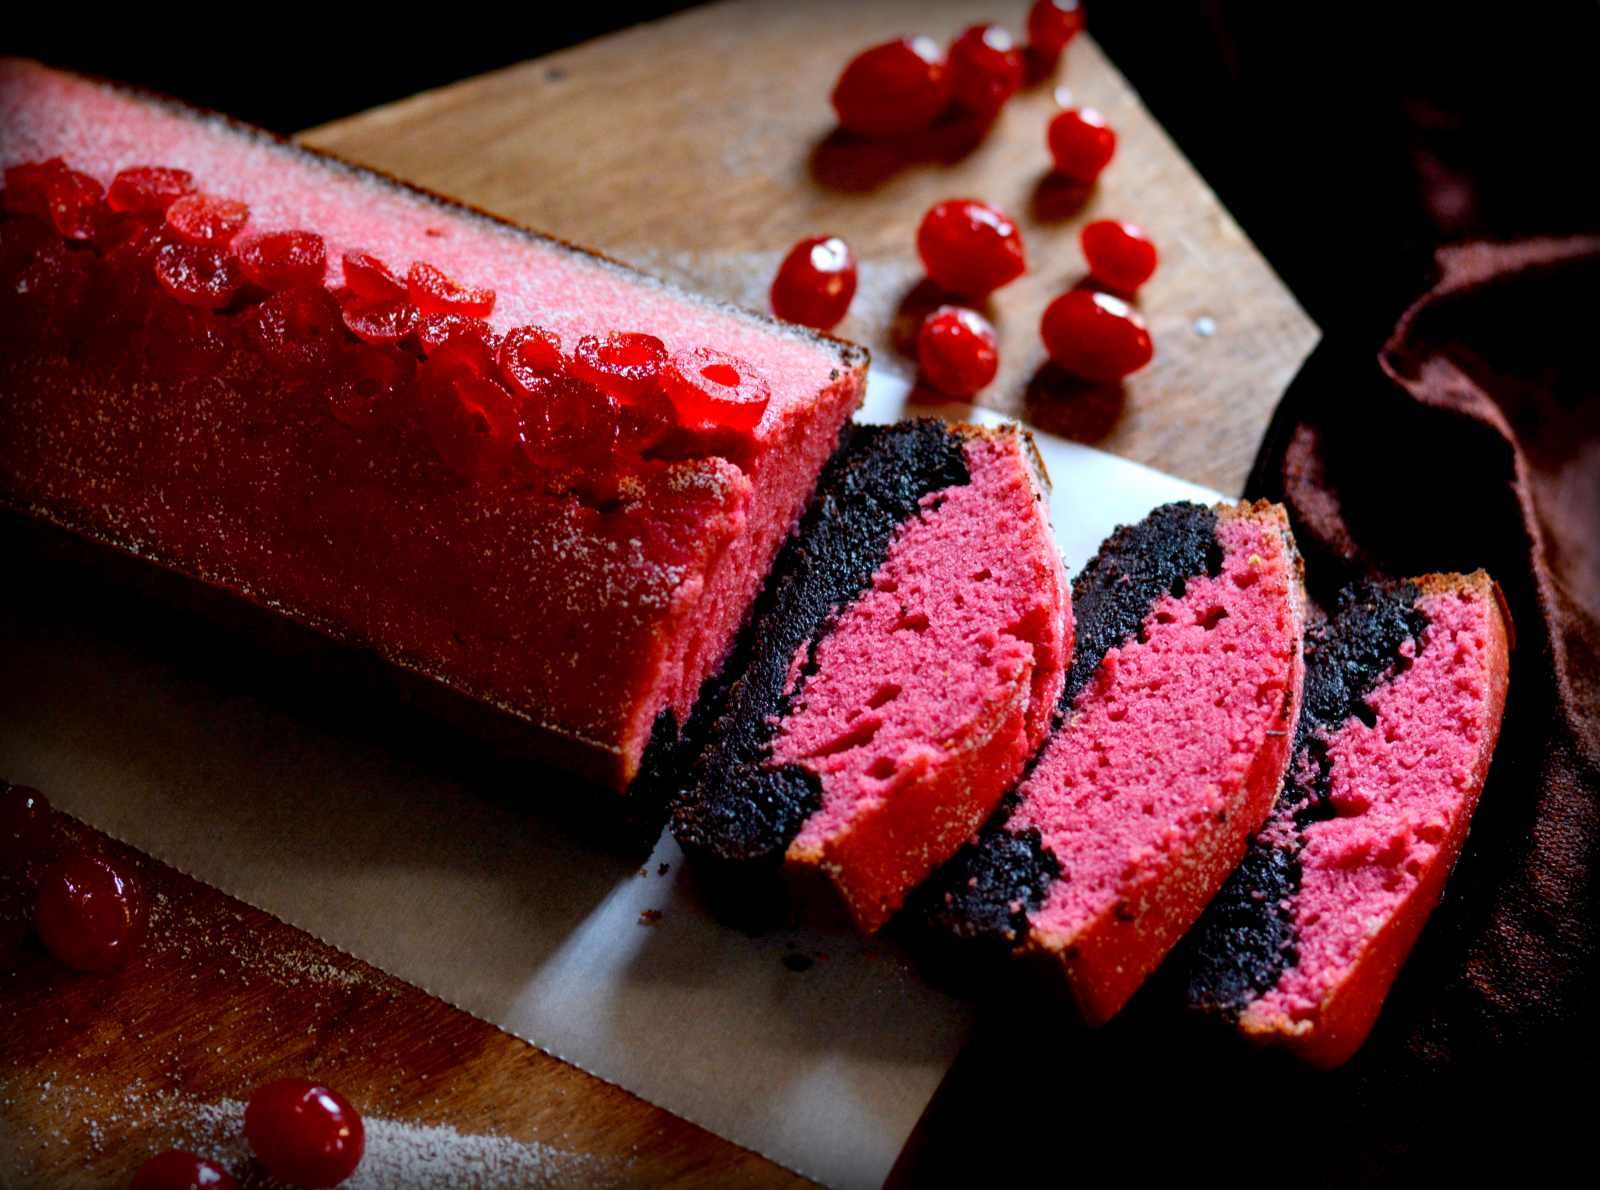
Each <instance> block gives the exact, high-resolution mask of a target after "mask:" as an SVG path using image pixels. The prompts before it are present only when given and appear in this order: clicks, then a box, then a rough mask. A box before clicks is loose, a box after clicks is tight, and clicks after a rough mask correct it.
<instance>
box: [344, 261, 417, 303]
mask: <svg viewBox="0 0 1600 1190" xmlns="http://www.w3.org/2000/svg"><path fill="white" fill-rule="evenodd" d="M343 263H344V283H345V285H346V286H347V287H348V288H349V290H350V292H351V293H353V294H355V295H356V297H358V298H360V299H361V300H362V301H366V302H397V301H400V300H401V299H403V298H408V297H409V296H410V295H409V294H408V293H407V291H406V279H405V278H404V277H402V276H400V275H399V274H398V273H396V272H395V271H394V270H393V269H391V268H390V267H389V266H388V265H386V264H384V263H383V261H381V260H379V259H378V258H377V257H376V256H374V255H372V253H370V252H346V253H345V254H344V261H343Z"/></svg>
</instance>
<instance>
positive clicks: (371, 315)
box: [342, 298, 421, 347]
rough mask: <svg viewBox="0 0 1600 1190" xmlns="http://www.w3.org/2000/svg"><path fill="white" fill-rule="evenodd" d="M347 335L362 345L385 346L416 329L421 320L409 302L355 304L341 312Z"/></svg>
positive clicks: (383, 301) (401, 299)
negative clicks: (350, 335)
mask: <svg viewBox="0 0 1600 1190" xmlns="http://www.w3.org/2000/svg"><path fill="white" fill-rule="evenodd" d="M342 317H343V318H344V324H345V326H346V327H347V328H348V329H349V331H350V333H351V334H352V335H354V336H355V337H356V338H358V339H360V340H361V341H362V342H364V343H374V344H377V345H378V346H382V347H387V346H392V345H393V344H395V343H398V342H400V340H401V339H404V338H405V337H406V336H407V335H409V334H410V333H411V332H412V331H414V330H416V329H417V324H418V323H419V322H420V321H421V318H420V316H419V315H418V314H417V308H416V307H415V306H413V305H412V304H411V302H410V300H409V299H407V298H400V299H399V300H396V301H385V300H378V301H371V302H363V301H360V300H357V301H354V302H351V303H349V304H348V305H346V306H345V307H344V309H343V311H342Z"/></svg>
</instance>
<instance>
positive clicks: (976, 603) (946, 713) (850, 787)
mask: <svg viewBox="0 0 1600 1190" xmlns="http://www.w3.org/2000/svg"><path fill="white" fill-rule="evenodd" d="M1071 648H1072V609H1071V603H1070V600H1069V596H1068V589H1067V584H1066V579H1065V576H1064V574H1063V572H1062V568H1061V560H1060V556H1059V554H1058V553H1057V552H1056V547H1055V539H1054V537H1053V536H1052V534H1051V530H1050V524H1049V518H1048V500H1047V499H1046V480H1045V477H1044V473H1043V467H1042V464H1041V463H1040V461H1039V459H1038V456H1037V455H1036V453H1035V452H1034V449H1033V444H1032V442H1031V440H1030V439H1029V438H1028V436H1027V435H1026V434H1025V433H1022V432H1019V431H1018V430H1016V429H1014V428H1011V427H1007V428H1003V429H995V430H985V429H979V428H977V427H974V426H953V425H947V424H945V423H942V422H936V421H914V422H904V423H901V424H899V425H894V426H871V427H858V428H855V429H854V430H852V432H851V434H850V436H849V437H848V439H847V441H846V442H845V444H844V445H843V446H842V447H841V448H840V451H839V453H838V455H837V456H835V458H834V459H833V461H832V462H831V463H830V464H829V466H828V468H827V470H826V471H825V472H824V474H823V477H822V481H821V484H820V486H819V489H818V492H817V495H816V497H815V499H814V500H813V502H812V505H811V507H810V509H809V510H808V512H807V514H806V517H805V519H804V521H803V522H802V526H801V531H800V533H799V534H797V535H796V537H795V538H794V539H793V540H792V541H791V542H790V543H789V544H788V546H786V547H785V549H784V551H783V553H782V554H780V556H779V559H778V562H777V564H776V565H775V567H774V570H773V576H772V579H771V581H770V583H769V586H768V589H767V592H766V594H765V595H764V596H763V598H762V601H761V603H760V605H759V606H758V609H757V613H756V618H755V620H754V622H753V623H752V625H751V627H750V630H749V632H748V634H747V637H746V643H745V644H744V646H743V647H742V648H741V650H740V652H739V654H738V655H737V658H736V664H735V666H734V668H733V669H732V671H731V673H730V685H729V689H728V691H727V694H726V697H725V700H724V702H723V703H722V706H721V711H720V714H719V715H718V717H717V719H716V722H715V724H714V725H713V728H712V730H711V734H710V742H709V744H708V745H707V747H706V750H705V753H704V755H703V756H702V758H701V760H700V761H699V763H698V764H697V766H696V770H695V781H694V783H693V785H692V787H691V788H689V789H687V790H686V791H685V792H684V793H683V794H682V795H681V796H679V797H678V798H677V800H676V802H675V805H674V811H673V830H674V833H675V834H676V836H677V838H678V840H679V842H680V843H681V844H682V845H683V847H684V849H685V850H686V851H687V852H688V853H689V854H690V855H691V856H692V857H694V858H695V859H696V860H698V861H699V862H700V863H702V864H705V865H709V866H710V867H711V868H712V869H713V870H714V871H715V874H716V875H718V876H721V877H731V878H732V879H733V880H734V881H735V883H738V882H740V881H755V882H761V881H766V880H770V879H772V878H774V877H776V876H777V875H778V874H779V873H780V871H781V870H782V869H784V868H787V869H788V872H789V875H790V876H792V877H797V878H798V879H799V881H800V883H801V884H802V885H804V884H811V885H814V886H815V885H819V884H820V885H823V886H825V887H831V889H832V890H833V892H834V893H836V894H837V896H838V898H839V899H840V900H842V902H843V904H844V906H845V907H846V908H847V909H848V911H849V914H850V916H851V917H852V918H853V919H854V921H855V923H856V925H857V926H858V927H859V928H860V929H861V930H862V931H863V932H865V933H871V932H873V931H875V930H877V929H878V928H879V927H880V926H882V925H883V923H884V922H885V921H887V920H888V918H889V917H890V916H891V915H892V914H893V913H894V912H895V910H896V909H897V908H899V906H900V905H901V903H902V901H903V900H904V898H905V896H906V894H907V893H908V892H909V891H910V890H911V889H912V888H913V887H914V886H915V885H916V884H917V883H919V882H920V881H921V880H923V879H924V878H925V877H926V876H927V875H928V874H929V873H930V872H932V871H933V870H934V868H935V867H937V866H938V865H939V864H940V863H941V862H943V861H944V860H945V859H947V858H948V857H949V856H950V855H951V853H952V852H954V851H955V849H956V848H957V847H958V846H960V844H961V842H962V840H963V839H965V838H967V837H969V836H970V835H971V834H972V832H973V831H974V830H976V829H977V828H978V826H979V825H980V824H981V823H982V822H983V821H984V819H986V818H987V817H988V815H989V814H990V812H991V811H992V810H993V809H994V807H995V804H996V802H997V801H998V799H999V798H1000V796H1001V794H1002V793H1004V791H1005V790H1006V788H1007V787H1008V786H1009V785H1010V784H1011V783H1012V782H1013V781H1014V780H1015V779H1016V777H1017V775H1018V774H1019V773H1020V772H1021V770H1022V766H1023V764H1024V762H1025V761H1026V760H1027V758H1028V756H1029V755H1031V754H1032V753H1033V751H1034V750H1035V749H1036V748H1037V747H1038V745H1039V743H1040V742H1041V741H1042V740H1043V738H1044V736H1045V733H1046V731H1047V730H1048V727H1049V723H1050V718H1051V715H1052V713H1053V709H1054V707H1055V704H1056V701H1057V699H1058V697H1059V694H1060V691H1061V686H1062V682H1063V681H1064V668H1065V664H1066V660H1067V658H1068V656H1069V655H1070V653H1071Z"/></svg>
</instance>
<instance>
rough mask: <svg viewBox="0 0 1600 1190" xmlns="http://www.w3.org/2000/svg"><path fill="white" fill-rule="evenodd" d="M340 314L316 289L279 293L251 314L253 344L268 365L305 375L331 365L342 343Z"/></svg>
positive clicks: (304, 287)
mask: <svg viewBox="0 0 1600 1190" xmlns="http://www.w3.org/2000/svg"><path fill="white" fill-rule="evenodd" d="M342 324H343V312H342V311H341V310H340V309H339V303H338V302H336V301H334V300H333V295H332V294H330V293H329V292H328V291H327V290H326V289H323V288H322V286H320V285H302V286H299V287H298V288H295V289H281V290H279V291H278V292H277V293H275V294H273V295H272V296H271V297H269V298H267V300H266V301H264V302H262V303H261V304H260V305H259V306H257V307H256V310H255V321H254V330H255V337H256V342H257V343H258V344H259V345H260V347H261V351H262V353H263V354H264V355H265V356H266V357H267V360H268V362H269V363H271V364H272V365H273V366H274V367H275V368H277V369H279V370H280V371H283V372H288V373H292V374H300V375H306V374H309V373H313V372H318V371H321V370H322V369H323V368H326V367H327V366H328V365H329V364H330V363H332V361H333V357H334V355H335V354H336V352H337V350H338V348H339V346H340V345H341V344H342V343H343V342H344V328H343V325H342Z"/></svg>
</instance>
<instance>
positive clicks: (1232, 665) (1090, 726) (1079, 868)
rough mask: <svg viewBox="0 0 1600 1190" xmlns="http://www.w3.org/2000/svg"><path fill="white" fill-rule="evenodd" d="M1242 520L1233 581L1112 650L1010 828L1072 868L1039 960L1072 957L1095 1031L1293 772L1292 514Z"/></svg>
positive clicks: (1158, 618) (1206, 580)
mask: <svg viewBox="0 0 1600 1190" xmlns="http://www.w3.org/2000/svg"><path fill="white" fill-rule="evenodd" d="M1260 507H1261V508H1265V507H1267V506H1260ZM1229 511H1231V510H1225V512H1224V515H1223V517H1222V518H1221V519H1219V522H1218V526H1217V540H1218V543H1219V544H1220V545H1221V546H1222V549H1223V561H1222V566H1221V572H1220V573H1219V574H1218V575H1216V576H1215V577H1211V576H1208V575H1200V576H1197V577H1195V578H1192V579H1190V580H1189V581H1188V583H1187V584H1186V588H1185V589H1184V593H1183V594H1182V595H1181V596H1178V597H1174V596H1171V595H1167V596H1165V597H1163V598H1162V599H1161V600H1160V601H1159V602H1158V603H1157V604H1156V605H1155V606H1154V608H1153V609H1152V611H1151V614H1150V615H1149V617H1148V618H1147V619H1146V620H1145V622H1144V625H1143V627H1142V629H1141V630H1140V632H1139V634H1138V636H1137V637H1136V638H1135V639H1132V640H1129V641H1126V642H1125V643H1123V644H1122V645H1121V646H1119V647H1114V648H1111V649H1110V650H1108V651H1107V653H1106V655H1105V658H1104V660H1103V661H1102V663H1101V664H1100V667H1099V669H1098V670H1097V671H1096V673H1095V677H1094V679H1093V681H1092V682H1091V683H1090V685H1089V686H1088V687H1087V688H1086V689H1085V690H1084V691H1083V692H1082V693H1081V694H1080V695H1079V697H1078V698H1077V700H1076V701H1075V703H1074V704H1073V707H1072V710H1071V713H1070V716H1069V719H1068V721H1067V724H1066V725H1065V726H1064V727H1063V728H1062V729H1061V730H1060V731H1058V732H1057V734H1056V736H1055V737H1054V739H1053V740H1052V741H1051V743H1050V745H1049V746H1048V748H1047V750H1046V752H1045V754H1044V756H1043V757H1042V758H1041V760H1040V762H1039V764H1038V766H1037V767H1036V768H1035V769H1034V771H1033V773H1032V774H1031V775H1030V777H1029V779H1028V781H1027V782H1026V783H1025V784H1024V785H1023V787H1022V797H1023V801H1022V804H1021V806H1020V808H1019V809H1018V811H1017V813H1016V814H1015V815H1014V816H1013V818H1012V820H1011V824H1010V825H1011V829H1013V830H1025V829H1027V828H1030V827H1033V828H1037V829H1038V830H1039V832H1040V834H1041V837H1042V840H1043V844H1044V846H1045V848H1047V849H1048V850H1049V851H1050V852H1051V853H1053V854H1054V856H1055V858H1056V859H1057V861H1058V862H1059V863H1060V866H1061V874H1060V876H1059V878H1058V879H1057V880H1055V881H1054V882H1053V883H1052V884H1051V886H1050V889H1049V892H1048V893H1047V895H1046V897H1045V899H1044V902H1043V904H1042V905H1041V906H1040V907H1039V908H1038V909H1037V910H1035V911H1033V912H1032V913H1031V914H1030V916H1029V938H1030V940H1029V946H1030V948H1032V949H1034V950H1044V951H1049V952H1052V953H1055V954H1057V955H1058V956H1060V957H1061V958H1062V961H1063V962H1064V964H1065V966H1066V969H1067V973H1068V978H1069V982H1070V983H1071V985H1072V988H1073V991H1074V994H1075V996H1076V998H1077V999H1078V1002H1079V1006H1080V1008H1081V1009H1082V1010H1083V1012H1084V1015H1085V1017H1086V1018H1087V1019H1089V1020H1091V1021H1100V1020H1104V1019H1107V1018H1108V1017H1110V1016H1111V1015H1112V1014H1114V1013H1115V1012H1116V1011H1117V1009H1118V1008H1120V1007H1121V1005H1122V1004H1123V1003H1124V1002H1125V1001H1126V999H1127V997H1128V996H1129V995H1131V994H1132V992H1133V991H1134V989H1135V988H1137V987H1138V985H1139V983H1140V982H1142V980H1143V979H1144V977H1145V976H1146V975H1148V974H1149V972H1150V971H1151V970H1153V969H1154V968H1155V966H1156V965H1157V963H1159V961H1160V960H1161V958H1162V957H1163V956H1164V955H1165V954H1166V952H1167V951H1168V950H1169V949H1170V948H1171V946H1172V945H1173V944H1174V943H1175V942H1176V941H1177V939H1178V938H1179V937H1180V936H1181V935H1182V934H1183V932H1184V931H1185V930H1186V929H1187V928H1188V927H1189V926H1190V925H1191V924H1192V923H1193V922H1194V920H1195V918H1196V917H1197V916H1198V914H1199V913H1200V911H1201V910H1202V909H1203V908H1204V906H1205V904H1206V902H1207V901H1208V900H1209V899H1210V898H1211V896H1212V895H1213V894H1214V893H1215V892H1216V889H1217V888H1218V887H1219V886H1220V884H1221V882H1222V881H1223V879H1224V878H1225V877H1226V876H1227V874H1228V872H1229V871H1230V870H1231V869H1232V868H1233V867H1234V865H1235V864H1237V862H1238V860H1239V859H1240V857H1241V856H1242V855H1243V852H1244V847H1245V843H1246V840H1247V838H1248V836H1249V835H1250V834H1251V832H1253V831H1255V830H1257V829H1258V828H1259V827H1260V826H1261V824H1262V822H1263V820H1264V819H1265V817H1266V814H1267V811H1268V810H1269V808H1270V807H1271V804H1272V799H1273V796H1274V795H1275V793H1276V790H1277V786H1278V783H1279V781H1280V779H1281V776H1282V772H1283V768H1284V766H1285V764H1286V763H1287V758H1288V751H1289V738H1288V736H1289V730H1290V728H1291V726H1292V724H1293V722H1294V717H1295V715H1296V713H1297V711H1298V701H1299V696H1300V685H1301V667H1302V660H1301V638H1302V623H1301V619H1302V612H1301V594H1300V588H1299V578H1298V572H1297V563H1296V560H1295V556H1294V554H1293V550H1292V545H1291V544H1290V542H1289V540H1288V537H1287V526H1286V524H1285V523H1284V521H1283V518H1282V512H1281V510H1277V509H1273V510H1272V511H1271V513H1270V514H1266V515H1263V514H1261V513H1260V512H1257V513H1255V514H1253V515H1251V514H1249V512H1248V510H1247V514H1246V515H1238V514H1237V513H1234V514H1233V515H1229V514H1228V513H1229Z"/></svg>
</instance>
